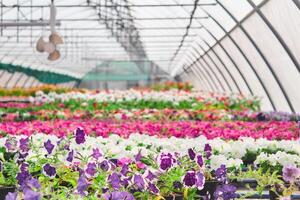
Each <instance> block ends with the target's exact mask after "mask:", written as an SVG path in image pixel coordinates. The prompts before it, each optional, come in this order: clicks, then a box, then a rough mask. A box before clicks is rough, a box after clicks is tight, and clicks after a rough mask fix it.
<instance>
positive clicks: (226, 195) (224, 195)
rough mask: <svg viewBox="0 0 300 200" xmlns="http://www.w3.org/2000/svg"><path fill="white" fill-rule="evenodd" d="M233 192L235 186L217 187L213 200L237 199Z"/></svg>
mask: <svg viewBox="0 0 300 200" xmlns="http://www.w3.org/2000/svg"><path fill="white" fill-rule="evenodd" d="M235 192H236V187H235V186H233V185H228V184H224V185H221V186H218V187H217V189H216V191H215V192H214V198H215V199H223V200H230V199H234V198H236V197H237V195H236V193H235Z"/></svg>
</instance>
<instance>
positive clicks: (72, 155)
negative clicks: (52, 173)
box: [67, 150, 74, 162]
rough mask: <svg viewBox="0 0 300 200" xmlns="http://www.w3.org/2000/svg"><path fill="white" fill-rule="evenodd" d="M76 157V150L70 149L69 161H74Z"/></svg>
mask: <svg viewBox="0 0 300 200" xmlns="http://www.w3.org/2000/svg"><path fill="white" fill-rule="evenodd" d="M73 159H74V150H72V151H69V153H68V156H67V161H68V162H72V161H73Z"/></svg>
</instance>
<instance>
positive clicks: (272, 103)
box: [216, 0, 276, 110]
mask: <svg viewBox="0 0 300 200" xmlns="http://www.w3.org/2000/svg"><path fill="white" fill-rule="evenodd" d="M216 2H217V3H218V4H219V5H220V6H221V8H222V9H223V10H224V11H225V12H226V13H227V14H228V15H229V16H230V18H231V19H232V20H233V21H234V22H235V23H237V24H239V21H238V20H237V19H236V18H235V16H234V15H233V14H232V13H231V12H230V11H229V10H228V9H227V8H226V7H225V6H224V5H223V4H222V3H221V2H220V1H219V0H216ZM239 27H240V28H241V27H242V25H241V24H240V26H239ZM241 29H242V31H243V33H244V34H245V32H246V30H245V29H244V28H241ZM245 35H246V37H247V35H248V36H249V34H245ZM228 37H229V39H230V40H231V41H232V42H233V43H234V45H235V46H236V48H237V49H238V50H239V52H240V53H241V54H242V56H243V57H244V59H245V60H246V62H247V63H248V65H249V66H250V68H251V69H252V71H253V72H254V74H255V76H256V77H257V79H258V81H259V83H260V85H261V86H262V88H263V90H264V92H265V94H266V95H267V98H268V100H269V102H270V103H271V106H272V108H273V109H274V110H276V107H275V104H274V101H273V100H272V98H271V95H270V93H269V91H268V89H267V87H266V86H265V84H264V82H263V80H262V78H261V76H260V75H259V74H258V72H257V71H256V69H255V67H254V66H253V64H252V63H251V62H250V59H249V58H248V57H247V56H246V54H245V52H244V51H242V49H241V48H240V46H239V45H238V44H237V42H236V41H235V40H234V39H233V38H232V37H231V34H228ZM247 38H248V39H249V37H247ZM251 41H252V40H250V42H251ZM251 43H252V42H251ZM252 44H253V43H252Z"/></svg>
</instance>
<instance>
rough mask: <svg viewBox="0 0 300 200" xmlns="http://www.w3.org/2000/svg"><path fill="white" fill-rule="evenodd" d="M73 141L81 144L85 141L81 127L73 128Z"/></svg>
mask: <svg viewBox="0 0 300 200" xmlns="http://www.w3.org/2000/svg"><path fill="white" fill-rule="evenodd" d="M75 141H76V143H77V144H83V143H84V142H85V133H84V130H83V129H82V128H77V129H76V130H75Z"/></svg>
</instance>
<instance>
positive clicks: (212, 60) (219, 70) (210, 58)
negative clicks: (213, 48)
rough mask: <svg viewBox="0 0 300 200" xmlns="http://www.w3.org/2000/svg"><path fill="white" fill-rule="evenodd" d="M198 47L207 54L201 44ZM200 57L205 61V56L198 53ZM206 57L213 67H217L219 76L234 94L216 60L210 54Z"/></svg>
mask: <svg viewBox="0 0 300 200" xmlns="http://www.w3.org/2000/svg"><path fill="white" fill-rule="evenodd" d="M197 46H198V47H200V49H201V50H202V51H203V52H205V50H204V48H203V47H202V46H201V45H200V44H199V43H197ZM198 55H199V57H200V58H202V59H204V56H202V55H201V54H200V53H199V52H198ZM206 56H207V57H208V58H209V60H210V61H211V62H212V63H213V65H214V66H215V67H216V69H217V71H218V72H219V74H220V75H221V76H222V78H223V80H224V81H225V83H226V85H227V87H228V89H229V90H230V92H233V90H232V88H231V85H230V84H229V82H228V80H227V78H226V77H225V75H224V73H223V72H222V70H221V69H220V68H219V66H218V65H217V64H216V62H215V61H214V59H212V57H211V56H210V55H209V53H208V54H206Z"/></svg>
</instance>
